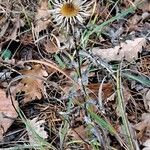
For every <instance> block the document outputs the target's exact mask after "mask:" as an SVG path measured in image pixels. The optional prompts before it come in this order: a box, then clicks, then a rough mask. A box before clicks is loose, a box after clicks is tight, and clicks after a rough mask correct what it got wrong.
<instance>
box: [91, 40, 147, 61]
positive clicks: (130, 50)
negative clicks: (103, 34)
mask: <svg viewBox="0 0 150 150" xmlns="http://www.w3.org/2000/svg"><path fill="white" fill-rule="evenodd" d="M143 46H146V39H145V38H136V39H134V40H133V41H132V40H127V41H126V42H124V43H121V44H120V46H115V47H114V48H108V49H99V47H94V48H93V49H92V52H93V53H94V54H96V55H98V56H100V57H101V58H102V59H105V60H107V61H111V60H122V59H123V58H124V59H126V60H127V61H132V60H133V59H134V58H135V59H137V58H138V52H141V51H142V47H143Z"/></svg>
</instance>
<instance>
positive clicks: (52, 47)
mask: <svg viewBox="0 0 150 150" xmlns="http://www.w3.org/2000/svg"><path fill="white" fill-rule="evenodd" d="M44 47H45V51H46V52H47V53H51V54H53V53H55V52H57V51H58V50H59V48H60V43H59V40H58V39H57V37H56V36H51V37H50V38H49V39H46V41H45V43H44Z"/></svg>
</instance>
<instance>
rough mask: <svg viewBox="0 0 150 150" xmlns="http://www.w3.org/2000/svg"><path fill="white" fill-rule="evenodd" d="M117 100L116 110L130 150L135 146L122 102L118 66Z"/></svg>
mask: <svg viewBox="0 0 150 150" xmlns="http://www.w3.org/2000/svg"><path fill="white" fill-rule="evenodd" d="M117 100H118V106H117V111H118V113H119V114H120V117H121V118H122V122H123V128H124V130H125V135H126V141H127V147H128V148H129V149H130V150H134V149H135V148H134V143H133V138H132V135H131V132H130V128H129V122H128V118H127V116H126V111H125V104H124V98H123V93H122V86H121V71H120V67H119V68H118V70H117Z"/></svg>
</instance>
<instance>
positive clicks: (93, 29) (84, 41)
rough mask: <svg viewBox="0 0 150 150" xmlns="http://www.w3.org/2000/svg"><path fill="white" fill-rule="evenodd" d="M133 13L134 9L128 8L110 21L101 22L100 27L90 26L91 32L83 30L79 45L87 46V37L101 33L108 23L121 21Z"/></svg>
mask: <svg viewBox="0 0 150 150" xmlns="http://www.w3.org/2000/svg"><path fill="white" fill-rule="evenodd" d="M134 11H135V7H130V8H128V9H127V10H125V11H123V12H122V13H120V14H117V15H116V16H114V17H112V18H111V19H109V20H107V21H105V22H103V23H102V24H100V25H92V26H91V30H90V31H88V30H85V32H84V33H83V34H82V37H81V44H82V46H83V47H85V46H86V44H87V41H88V39H89V37H90V36H91V35H92V34H93V33H100V32H101V31H102V29H103V28H104V27H105V26H107V25H109V24H110V23H112V22H114V21H116V20H118V19H121V18H123V17H125V16H126V15H128V14H129V13H133V12H134Z"/></svg>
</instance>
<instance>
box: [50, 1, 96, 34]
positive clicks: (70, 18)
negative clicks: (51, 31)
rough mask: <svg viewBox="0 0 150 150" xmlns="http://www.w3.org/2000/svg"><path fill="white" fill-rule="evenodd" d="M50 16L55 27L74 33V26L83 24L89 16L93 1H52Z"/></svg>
mask: <svg viewBox="0 0 150 150" xmlns="http://www.w3.org/2000/svg"><path fill="white" fill-rule="evenodd" d="M51 2H52V4H53V9H52V10H51V14H52V17H53V21H54V22H56V26H58V27H59V28H60V29H65V30H66V32H70V31H71V29H72V31H73V32H74V28H75V25H76V24H83V23H84V21H85V20H86V19H87V18H88V17H89V16H90V15H91V8H92V5H93V0H91V1H90V2H89V1H88V0H53V1H51Z"/></svg>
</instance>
